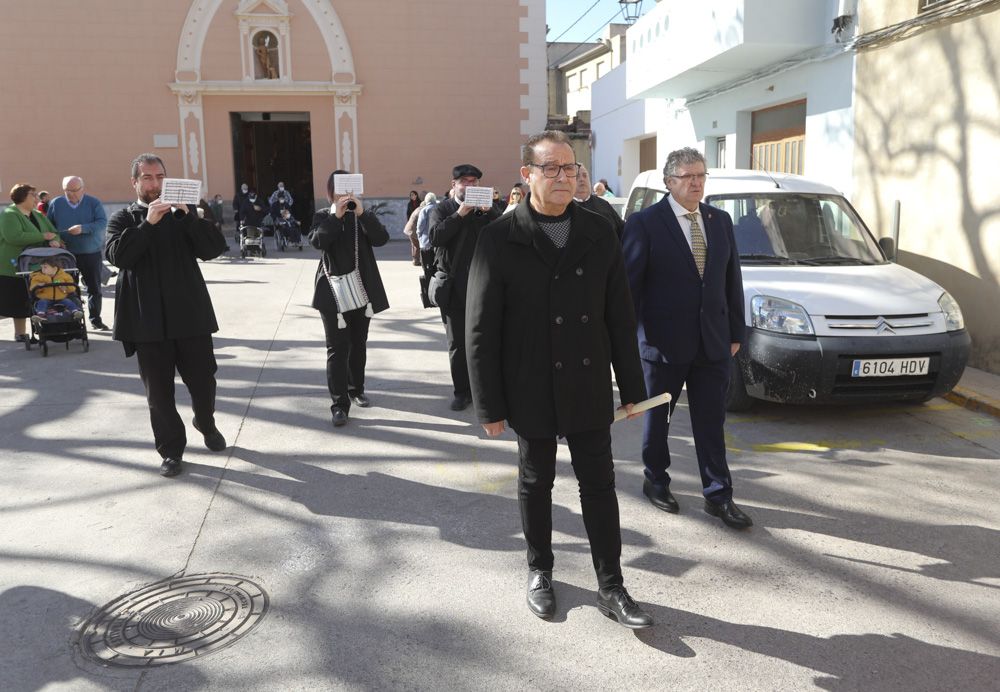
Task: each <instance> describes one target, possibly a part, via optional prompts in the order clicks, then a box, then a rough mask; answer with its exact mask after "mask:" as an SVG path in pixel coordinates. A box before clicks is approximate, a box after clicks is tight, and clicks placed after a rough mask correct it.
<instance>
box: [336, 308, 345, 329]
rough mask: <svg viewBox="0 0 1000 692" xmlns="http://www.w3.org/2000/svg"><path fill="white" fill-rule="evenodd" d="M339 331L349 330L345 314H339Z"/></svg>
mask: <svg viewBox="0 0 1000 692" xmlns="http://www.w3.org/2000/svg"><path fill="white" fill-rule="evenodd" d="M337 329H347V322H345V321H344V314H343V313H341V312H338V313H337Z"/></svg>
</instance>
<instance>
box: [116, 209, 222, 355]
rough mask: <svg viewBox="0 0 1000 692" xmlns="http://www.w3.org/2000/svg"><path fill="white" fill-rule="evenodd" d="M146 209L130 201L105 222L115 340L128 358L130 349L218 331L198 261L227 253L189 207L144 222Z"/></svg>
mask: <svg viewBox="0 0 1000 692" xmlns="http://www.w3.org/2000/svg"><path fill="white" fill-rule="evenodd" d="M146 212H147V209H146V207H143V206H141V205H139V204H138V203H136V202H133V203H132V204H130V205H129V206H128V207H126V208H125V209H120V210H118V211H117V212H115V214H113V215H112V217H111V219H110V220H109V221H108V236H107V240H106V242H105V246H104V255H105V257H106V258H107V260H108V262H110V263H111V264H113V265H114V266H116V267H118V268H119V269H120V270H121V271H119V272H118V282H117V287H116V290H115V326H114V332H113V334H114V338H115V339H117V340H119V341H121V342H123V344H124V346H125V353H126V354H128V355H132V353H133V352H134V348H133V346H132V344H135V343H147V342H153V341H163V340H165V339H182V338H187V337H191V336H203V335H205V334H213V333H215V332H217V331H218V330H219V325H218V323H217V322H216V320H215V310H214V309H213V308H212V299H211V297H210V296H209V294H208V287H207V286H206V285H205V279H204V278H203V277H202V275H201V269H200V268H199V267H198V260H199V259H201V260H210V259H214V258H215V257H218V256H219V255H221V254H222V253H223V252H224V251H225V249H226V239H225V238H224V237H223V235H222V233H221V231H219V229H218V228H217V227H216V225H215V224H214V223H212V222H211V221H208V220H206V219H199V218H198V214H196V213H195V208H194V207H193V206H190V205H189V206H188V213H187V214H186V215H184V216H183V217H182V218H180V219H176V218H174V216H173V215H172V214H167V215H166V216H164V217H163V218H162V219H160V221H159V223H156V224H150V223H148V222H147V221H146Z"/></svg>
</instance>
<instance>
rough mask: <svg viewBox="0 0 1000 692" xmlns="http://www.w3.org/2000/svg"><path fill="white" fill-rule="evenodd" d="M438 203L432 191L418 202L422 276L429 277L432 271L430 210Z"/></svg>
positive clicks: (418, 233)
mask: <svg viewBox="0 0 1000 692" xmlns="http://www.w3.org/2000/svg"><path fill="white" fill-rule="evenodd" d="M437 203H438V197H437V195H435V194H434V193H433V192H428V193H427V194H426V195H424V201H423V202H421V203H420V213H419V214H418V215H417V227H416V233H417V242H418V243H419V244H420V265H421V266H422V267H423V269H424V276H426V277H428V278H430V276H431V275H432V274H433V273H434V247H433V246H432V245H431V223H430V222H431V212H432V211H433V210H434V207H435V206H436V205H437Z"/></svg>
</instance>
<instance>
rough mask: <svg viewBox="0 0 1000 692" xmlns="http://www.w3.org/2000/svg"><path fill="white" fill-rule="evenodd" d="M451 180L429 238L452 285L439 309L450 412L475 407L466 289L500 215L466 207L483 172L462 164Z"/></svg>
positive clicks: (490, 208) (437, 262)
mask: <svg viewBox="0 0 1000 692" xmlns="http://www.w3.org/2000/svg"><path fill="white" fill-rule="evenodd" d="M451 177H452V181H451V190H450V192H451V194H452V196H451V197H449V198H448V199H446V200H445V201H443V202H440V203H438V204H437V205H436V206H435V207H434V209H433V211H431V216H430V236H431V245H432V246H433V247H434V251H435V254H434V263H435V265H436V267H437V269H438V270H439V271H442V272H445V273H447V274H448V276H449V277H450V282H451V289H450V294H449V299H448V303H447V305H441V306H439V307H440V308H441V319H442V320H443V321H444V327H445V334H446V335H447V337H448V362H449V364H450V366H451V382H452V387H453V389H454V398H453V399H452V400H451V410H452V411H462V410H463V409H465V408H466V407H468V405H469V404H471V403H472V390H471V389H470V388H469V369H468V366H467V364H466V361H465V287H466V284H467V282H468V279H469V266H470V265H471V264H472V253H473V252H474V251H475V249H476V240H477V239H478V238H479V232H480V231H481V230H482V229H483V228H484V227H485V226H486V224H488V223H489V222H490V221H492V220H493V219H495V218H497V216H499V215H498V214H497V211H496V209H495V208H494V207H493V206H492V205H490V206H488V207H480V208H476V207H473V206H472V205H469V204H466V203H465V188H466V187H469V186H476V185H479V181H480V180H481V179H482V177H483V172H482V171H481V170H479V169H478V168H476V167H475V166H473V165H472V164H469V163H463V164H459V165H458V166H455V167H454V168H453V169H452V171H451Z"/></svg>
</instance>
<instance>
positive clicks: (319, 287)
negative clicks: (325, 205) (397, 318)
mask: <svg viewBox="0 0 1000 692" xmlns="http://www.w3.org/2000/svg"><path fill="white" fill-rule="evenodd" d="M355 218H357V222H358V224H357V230H358V266H359V267H361V283H363V284H364V285H365V292H366V293H368V300H369V301H370V302H371V306H372V312H382V311H383V310H386V309H388V307H389V299H388V298H387V297H386V295H385V286H383V285H382V276H381V275H380V274H379V272H378V264H377V263H376V262H375V251H374V250H372V247H381V246H382V245H385V244H386V243H387V242H389V231H387V230H386V229H385V226H383V225H382V222H381V221H379V220H378V217H377V216H375V215H374V214H373V213H371V212H370V211H368V210H365V211H364V212H363V213H362V214H361V216H360V217H355V215H354V212H350V211H349V212H345V213H344V218H343V219H338V218H337V215H336V214H331V213H330V210H329V209H321V210H320V211H318V212H316V214H315V215H314V216H313V220H312V225H311V226H310V228H309V244H310V245H312V246H313V247H314V248H316V249H317V250H322V251H323V252H325V253H326V254H327V255H329V257H330V267H331V269H330V273H331V274H334V275H337V276H340V275H341V274H347V273H349V272H352V271H354V220H355ZM312 306H313V307H314V308H316V309H317V310H319V311H320V312H323V313H326V314H328V315H336V314H337V301H336V300H334V298H333V291H331V290H330V282H329V281H328V280H327V278H326V275H325V274H324V273H323V260H322V258H320V262H319V266H317V267H316V277H315V280H314V286H313V299H312Z"/></svg>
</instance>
